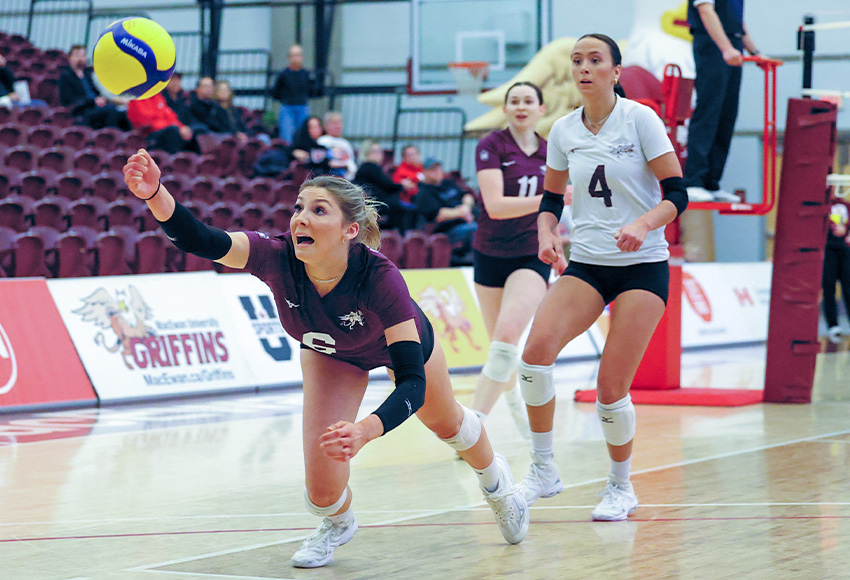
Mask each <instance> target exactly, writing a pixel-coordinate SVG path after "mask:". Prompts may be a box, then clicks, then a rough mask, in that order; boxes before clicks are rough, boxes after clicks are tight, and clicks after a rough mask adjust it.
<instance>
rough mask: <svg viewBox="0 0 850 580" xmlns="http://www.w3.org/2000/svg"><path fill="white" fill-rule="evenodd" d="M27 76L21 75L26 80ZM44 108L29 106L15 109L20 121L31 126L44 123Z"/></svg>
mask: <svg viewBox="0 0 850 580" xmlns="http://www.w3.org/2000/svg"><path fill="white" fill-rule="evenodd" d="M25 78H26V77H23V76H22V77H21V80H24V79H25ZM44 111H45V110H44V109H43V108H41V107H27V108H25V109H15V119H16V120H17V122H18V123H22V124H24V125H29V126H30V127H32V126H35V125H40V124H42V123H44V117H45V114H44Z"/></svg>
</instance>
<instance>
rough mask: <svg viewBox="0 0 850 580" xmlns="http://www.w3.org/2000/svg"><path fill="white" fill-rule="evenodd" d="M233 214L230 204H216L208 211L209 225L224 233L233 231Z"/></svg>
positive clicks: (221, 202)
mask: <svg viewBox="0 0 850 580" xmlns="http://www.w3.org/2000/svg"><path fill="white" fill-rule="evenodd" d="M233 214H234V211H233V208H232V207H231V206H230V204H228V203H226V202H223V201H219V202H216V203H214V204H213V205H211V206H210V208H209V210H208V215H209V217H210V225H212V226H214V227H217V228H219V229H222V230H225V231H227V230H230V229H233Z"/></svg>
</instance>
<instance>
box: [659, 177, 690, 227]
mask: <svg viewBox="0 0 850 580" xmlns="http://www.w3.org/2000/svg"><path fill="white" fill-rule="evenodd" d="M661 191H663V192H664V199H666V200H667V201H669V202H670V203H672V204H673V205H675V206H676V217H679V216H680V215H682V212H683V211H685V209H686V208H687V207H688V189H687V188H686V187H685V181H684V180H683V179H682V178H681V177H668V178H667V179H662V180H661Z"/></svg>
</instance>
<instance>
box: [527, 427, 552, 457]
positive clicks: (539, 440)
mask: <svg viewBox="0 0 850 580" xmlns="http://www.w3.org/2000/svg"><path fill="white" fill-rule="evenodd" d="M554 440H555V436H554V433H553V432H552V431H546V432H545V433H535V432H534V431H532V432H531V448H532V450H533V451H534V454H535V455H540V456H542V457H552V456H553V455H554V454H555V452H554V450H553V442H554Z"/></svg>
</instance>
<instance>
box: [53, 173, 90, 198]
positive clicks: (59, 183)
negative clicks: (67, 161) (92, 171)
mask: <svg viewBox="0 0 850 580" xmlns="http://www.w3.org/2000/svg"><path fill="white" fill-rule="evenodd" d="M88 177H89V176H88V174H87V173H85V172H82V171H78V170H72V171H66V172H65V173H60V174H59V175H57V176H56V180H55V182H54V183H55V187H56V195H58V196H61V197H64V198H65V199H67V200H69V201H76V200H78V199H80V198H81V197H83V195H84V185H85V183H86V182H87V181H88Z"/></svg>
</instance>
